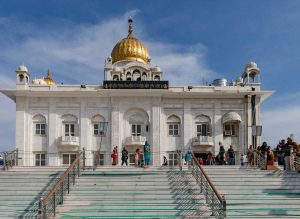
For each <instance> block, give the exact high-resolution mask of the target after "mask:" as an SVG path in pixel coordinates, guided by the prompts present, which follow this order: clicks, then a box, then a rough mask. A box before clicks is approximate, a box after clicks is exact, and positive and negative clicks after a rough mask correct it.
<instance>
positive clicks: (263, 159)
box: [253, 149, 267, 170]
mask: <svg viewBox="0 0 300 219" xmlns="http://www.w3.org/2000/svg"><path fill="white" fill-rule="evenodd" d="M253 153H254V164H255V165H256V166H257V167H259V168H260V169H262V170H266V169H267V153H265V154H263V153H261V152H260V151H259V150H257V149H255V150H254V151H253Z"/></svg>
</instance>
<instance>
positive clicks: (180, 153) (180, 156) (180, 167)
mask: <svg viewBox="0 0 300 219" xmlns="http://www.w3.org/2000/svg"><path fill="white" fill-rule="evenodd" d="M177 164H178V167H179V170H180V171H182V152H181V150H177Z"/></svg>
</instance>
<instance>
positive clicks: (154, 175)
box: [57, 167, 211, 219]
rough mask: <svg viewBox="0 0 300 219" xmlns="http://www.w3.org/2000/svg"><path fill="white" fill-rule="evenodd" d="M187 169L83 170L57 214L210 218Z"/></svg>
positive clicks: (58, 215)
mask: <svg viewBox="0 0 300 219" xmlns="http://www.w3.org/2000/svg"><path fill="white" fill-rule="evenodd" d="M210 215H211V212H210V210H209V209H208V208H207V206H206V204H205V198H204V196H203V195H202V194H200V191H199V186H198V185H197V184H196V182H195V179H194V178H193V177H192V175H191V172H190V171H188V170H187V169H185V170H183V171H182V172H180V171H179V170H178V169H171V168H161V167H160V168H159V167H150V168H147V169H142V168H134V167H113V168H112V167H107V168H105V167H104V168H98V169H97V170H96V171H85V172H83V173H82V175H81V177H80V178H79V180H78V182H77V183H76V185H75V187H73V188H72V191H71V193H70V195H68V196H67V197H66V199H65V201H64V205H62V206H60V207H58V208H57V218H107V219H109V218H153V219H154V218H155V219H158V218H210Z"/></svg>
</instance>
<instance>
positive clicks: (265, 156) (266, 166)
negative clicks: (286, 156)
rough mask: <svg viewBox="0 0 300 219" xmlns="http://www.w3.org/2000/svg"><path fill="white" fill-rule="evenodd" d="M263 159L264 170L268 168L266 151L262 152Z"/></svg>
mask: <svg viewBox="0 0 300 219" xmlns="http://www.w3.org/2000/svg"><path fill="white" fill-rule="evenodd" d="M264 160H265V170H267V169H268V161H267V153H265V154H264Z"/></svg>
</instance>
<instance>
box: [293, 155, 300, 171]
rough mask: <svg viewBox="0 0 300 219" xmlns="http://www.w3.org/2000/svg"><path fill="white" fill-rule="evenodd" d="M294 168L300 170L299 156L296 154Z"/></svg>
mask: <svg viewBox="0 0 300 219" xmlns="http://www.w3.org/2000/svg"><path fill="white" fill-rule="evenodd" d="M294 168H295V170H296V171H300V157H298V156H295V158H294Z"/></svg>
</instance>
